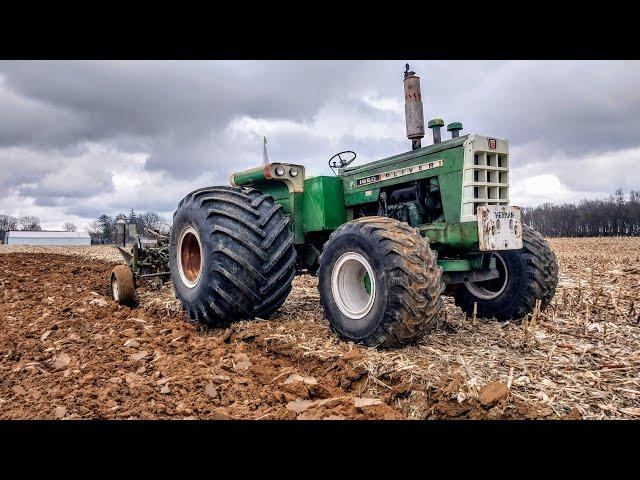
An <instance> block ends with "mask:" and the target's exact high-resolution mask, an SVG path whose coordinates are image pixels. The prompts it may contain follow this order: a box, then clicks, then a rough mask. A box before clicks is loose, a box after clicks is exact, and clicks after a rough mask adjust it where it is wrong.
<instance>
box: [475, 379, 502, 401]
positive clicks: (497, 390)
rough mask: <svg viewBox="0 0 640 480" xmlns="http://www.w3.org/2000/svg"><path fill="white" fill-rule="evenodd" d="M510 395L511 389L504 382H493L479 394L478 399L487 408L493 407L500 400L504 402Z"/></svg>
mask: <svg viewBox="0 0 640 480" xmlns="http://www.w3.org/2000/svg"><path fill="white" fill-rule="evenodd" d="M508 395H509V389H508V388H507V386H506V385H505V384H504V383H502V382H498V381H495V382H491V383H488V384H487V385H485V386H484V387H482V390H480V392H479V394H478V399H479V400H480V403H482V405H483V406H485V407H492V406H493V405H495V404H496V403H498V402H499V401H500V400H504V399H505V398H507V396H508Z"/></svg>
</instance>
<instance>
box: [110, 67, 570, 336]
mask: <svg viewBox="0 0 640 480" xmlns="http://www.w3.org/2000/svg"><path fill="white" fill-rule="evenodd" d="M403 84H404V95H405V123H406V132H407V138H408V139H409V140H410V142H411V149H410V150H408V151H406V152H402V153H400V154H398V155H394V156H392V157H389V158H383V159H378V160H375V161H372V162H369V163H364V164H360V165H354V162H355V160H356V158H357V155H356V153H355V152H353V151H345V152H340V153H338V154H336V155H334V156H333V157H331V158H330V159H329V165H328V166H329V169H330V170H331V171H332V172H333V175H326V176H324V175H323V176H310V175H306V173H305V167H304V165H299V164H292V163H277V162H270V161H269V160H268V156H267V155H266V151H265V155H264V161H263V164H262V165H259V166H256V167H254V168H250V169H247V170H243V171H240V172H235V173H232V174H231V176H230V181H229V185H221V186H211V187H205V188H200V189H198V190H195V191H193V192H190V193H189V194H187V195H186V196H185V197H184V198H183V199H182V200H181V201H180V202H179V204H178V207H177V209H176V211H175V213H174V217H173V225H172V228H171V232H170V235H169V236H162V235H160V234H158V235H156V238H157V242H156V245H155V246H153V247H150V246H146V245H142V244H141V243H139V244H137V245H134V246H133V248H132V249H131V250H130V251H129V250H126V249H123V248H120V250H121V253H122V254H123V256H124V258H125V260H126V262H127V265H120V266H118V267H116V268H115V269H114V270H113V272H112V274H111V292H112V295H113V298H114V299H115V300H116V301H118V302H119V303H123V304H127V303H131V302H133V301H134V297H135V286H136V283H137V282H138V281H139V280H141V279H150V278H152V279H155V281H157V282H160V283H163V282H166V281H167V280H169V279H171V281H172V283H173V287H174V291H175V294H176V297H177V298H178V299H179V300H180V302H181V304H182V307H183V308H184V310H185V311H186V312H187V313H188V315H189V316H190V318H191V319H192V320H194V321H198V322H201V323H204V324H206V325H210V326H215V325H219V324H222V323H227V322H231V321H235V320H240V319H253V318H255V317H261V318H268V317H269V316H271V315H273V314H274V313H275V312H276V311H277V310H278V309H279V308H280V307H281V306H282V305H283V303H284V302H285V300H286V298H287V296H288V295H289V293H290V291H291V288H292V287H291V284H292V280H293V278H294V277H295V275H298V274H311V275H317V277H318V289H319V294H320V303H321V305H322V307H323V309H324V312H325V316H326V318H327V320H328V322H329V324H330V325H331V327H332V328H333V329H334V331H335V332H336V333H337V334H338V335H339V336H340V337H341V338H344V339H345V340H349V341H353V342H356V343H362V344H365V345H368V346H374V347H401V346H404V345H407V344H410V343H412V342H415V341H417V340H418V339H420V338H422V337H423V336H424V335H426V334H428V333H429V332H430V331H431V330H432V329H433V328H434V327H435V324H436V320H437V316H438V313H439V312H440V310H441V309H442V305H443V298H442V297H443V295H450V296H452V297H453V298H454V300H455V303H456V305H458V306H459V307H460V308H461V309H462V310H463V311H464V312H466V313H467V314H469V315H471V314H473V315H477V316H478V317H483V318H494V319H497V320H518V319H522V318H523V317H525V316H526V315H527V314H530V313H531V312H532V311H533V310H534V308H535V307H536V305H540V306H541V308H544V307H546V306H547V305H548V304H549V303H550V301H551V299H552V298H553V296H554V294H555V289H556V285H557V281H558V266H557V263H556V257H555V254H554V253H553V251H552V250H551V248H550V247H549V245H548V243H547V242H546V241H545V240H544V238H543V237H542V236H541V235H540V234H539V233H538V232H536V231H534V230H532V229H531V228H529V227H527V226H526V225H523V223H522V219H521V211H520V208H519V207H518V206H514V205H510V200H509V174H510V171H509V166H510V161H511V159H510V154H509V142H508V140H507V139H503V138H498V137H489V136H484V135H479V134H464V135H463V134H462V130H463V126H462V124H461V123H460V122H452V123H449V124H448V125H447V126H446V130H447V132H449V133H450V138H448V139H443V138H442V137H443V134H442V132H441V130H442V129H443V128H444V127H445V122H444V121H443V120H442V119H440V118H434V119H432V120H430V121H429V122H428V123H427V127H428V128H429V129H430V130H431V136H432V138H433V142H432V144H430V145H426V146H423V145H422V141H423V138H424V137H425V130H426V129H425V122H424V111H423V103H422V94H421V85H420V77H418V76H417V75H416V74H415V72H413V71H410V69H409V65H407V66H406V69H405V72H404V79H403ZM156 233H157V232H156Z"/></svg>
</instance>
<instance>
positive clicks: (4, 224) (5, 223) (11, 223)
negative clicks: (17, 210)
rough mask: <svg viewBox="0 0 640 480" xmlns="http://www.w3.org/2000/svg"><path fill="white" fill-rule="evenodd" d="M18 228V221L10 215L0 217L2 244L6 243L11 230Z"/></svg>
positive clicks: (0, 238) (0, 239) (0, 241)
mask: <svg viewBox="0 0 640 480" xmlns="http://www.w3.org/2000/svg"><path fill="white" fill-rule="evenodd" d="M17 228H18V219H17V218H16V217H12V216H10V215H0V243H3V242H4V237H5V235H6V234H7V232H8V231H10V230H16V229H17Z"/></svg>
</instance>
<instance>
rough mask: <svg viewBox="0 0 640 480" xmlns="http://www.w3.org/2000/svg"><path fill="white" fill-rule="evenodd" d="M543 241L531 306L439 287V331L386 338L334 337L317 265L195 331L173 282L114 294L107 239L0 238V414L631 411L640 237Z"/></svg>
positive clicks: (638, 405) (639, 315)
mask: <svg viewBox="0 0 640 480" xmlns="http://www.w3.org/2000/svg"><path fill="white" fill-rule="evenodd" d="M550 243H551V245H552V248H553V249H554V250H555V252H556V254H557V256H558V261H559V264H560V284H559V286H558V290H557V293H556V297H555V299H554V301H553V302H552V305H551V306H550V307H549V308H547V310H546V311H543V312H542V313H541V314H540V315H538V316H537V318H529V319H526V320H525V322H523V323H513V322H512V323H506V324H504V323H502V324H501V323H497V322H488V321H481V320H477V321H475V322H474V321H473V320H472V319H470V318H465V316H464V315H462V313H461V312H460V310H459V309H457V308H456V307H455V306H454V305H453V303H452V301H451V300H450V299H447V301H446V308H445V311H444V312H443V313H442V314H441V316H440V319H439V322H438V328H437V330H436V331H435V332H434V333H433V334H432V335H430V336H428V337H426V338H425V339H423V340H422V341H421V342H419V344H418V345H415V346H411V347H406V348H403V349H397V350H386V351H385V350H376V349H371V348H363V347H360V346H357V345H354V344H350V343H346V342H343V341H340V340H339V339H337V337H336V336H335V335H334V334H333V333H332V332H331V330H330V329H329V326H328V323H327V321H326V320H325V319H324V318H323V314H322V310H321V309H320V306H319V303H318V293H317V290H316V280H315V278H312V277H306V276H305V277H299V278H296V280H295V283H294V290H293V292H292V294H291V296H290V297H289V299H288V300H287V302H286V303H285V305H284V307H283V308H282V309H281V311H280V312H279V313H278V314H277V315H276V317H274V318H272V319H269V320H261V319H259V320H256V321H253V322H239V323H235V324H231V325H226V326H222V327H220V328H216V329H211V330H209V331H204V330H202V329H201V328H200V327H198V326H196V325H194V324H193V323H190V322H188V321H186V320H185V316H184V315H183V314H182V312H180V309H179V303H178V302H177V301H176V300H175V299H174V298H173V295H172V290H171V287H170V285H167V286H165V287H164V288H163V289H162V290H160V291H154V290H152V289H151V286H150V285H143V286H142V287H141V288H140V289H139V291H138V294H139V305H138V307H137V308H135V309H130V308H127V307H121V306H118V305H117V304H115V303H114V302H113V301H112V300H111V299H110V298H109V297H108V296H107V289H108V274H109V271H110V269H111V267H112V264H111V263H109V262H113V261H117V260H118V259H119V255H118V254H117V252H115V250H114V249H113V248H111V247H76V248H63V247H58V248H45V247H28V248H24V247H23V248H19V247H7V246H2V245H0V253H7V254H6V255H0V321H1V322H2V323H1V325H0V344H1V345H0V355H1V357H0V371H1V375H0V418H3V419H8V418H64V419H73V418H125V419H126V418H260V419H283V418H290V419H295V418H300V419H304V418H328V419H339V418H385V419H387V418H389V419H396V418H418V419H420V418H429V419H431V418H551V419H553V418H589V419H600V418H640V300H638V296H639V293H640V239H638V238H607V239H595V238H592V239H551V240H550ZM17 251H19V252H20V253H17ZM33 252H36V253H33ZM62 253H64V254H65V255H61V254H62ZM69 254H71V255H69Z"/></svg>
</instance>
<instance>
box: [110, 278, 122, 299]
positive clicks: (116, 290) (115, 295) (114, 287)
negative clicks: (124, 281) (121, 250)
mask: <svg viewBox="0 0 640 480" xmlns="http://www.w3.org/2000/svg"><path fill="white" fill-rule="evenodd" d="M111 291H112V292H113V299H114V300H115V301H116V302H117V301H118V300H120V289H119V288H118V279H117V278H116V277H115V275H114V277H113V281H112V282H111Z"/></svg>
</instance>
